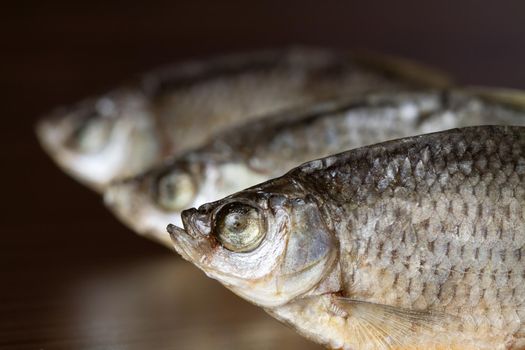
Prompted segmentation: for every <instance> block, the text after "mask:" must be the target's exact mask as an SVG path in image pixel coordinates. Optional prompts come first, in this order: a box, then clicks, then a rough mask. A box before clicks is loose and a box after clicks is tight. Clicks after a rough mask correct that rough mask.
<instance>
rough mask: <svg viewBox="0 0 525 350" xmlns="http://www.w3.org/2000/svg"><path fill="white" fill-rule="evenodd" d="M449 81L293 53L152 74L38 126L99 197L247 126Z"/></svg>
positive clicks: (403, 66)
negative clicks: (311, 105)
mask: <svg viewBox="0 0 525 350" xmlns="http://www.w3.org/2000/svg"><path fill="white" fill-rule="evenodd" d="M443 85H448V78H446V77H444V76H441V75H440V74H439V73H436V72H434V71H433V70H430V69H426V68H422V67H421V66H419V65H417V64H413V63H411V62H407V61H404V60H400V59H392V58H385V59H381V58H377V57H374V56H367V55H364V56H363V57H361V56H359V57H357V56H356V57H354V56H351V55H347V54H340V53H336V52H334V51H330V50H323V49H308V48H292V49H287V50H274V51H262V52H255V53H249V54H240V55H230V56H225V57H219V58H215V59H211V60H209V61H202V62H194V63H187V64H180V65H178V66H174V67H173V68H166V69H161V70H158V71H155V72H152V73H150V74H146V75H145V76H144V77H143V78H142V79H140V80H139V81H138V82H135V83H132V84H129V85H128V86H125V87H121V88H118V89H116V90H114V91H112V92H109V93H108V94H106V95H103V96H101V97H97V98H93V99H89V100H86V101H83V102H81V103H79V104H77V105H74V106H72V107H70V108H63V109H59V110H57V111H56V112H54V113H53V114H52V115H50V116H48V117H46V118H45V119H43V120H42V121H41V122H40V123H39V124H38V125H37V134H38V138H39V140H40V142H41V144H42V146H43V147H44V148H45V149H46V151H47V152H48V153H49V154H50V155H51V157H52V158H53V159H54V160H55V161H56V162H57V163H58V164H59V165H60V167H61V168H62V169H64V170H65V171H66V172H67V173H69V174H70V175H71V176H73V177H75V178H76V179H77V180H79V181H81V182H83V183H84V184H86V185H88V186H90V187H91V188H93V189H95V190H98V191H102V190H103V188H104V187H105V186H106V185H107V184H108V183H109V182H111V181H112V180H115V179H118V178H123V177H127V176H131V175H135V174H138V173H140V172H142V171H145V170H146V169H148V168H150V167H151V166H152V165H154V164H156V163H159V162H160V161H162V160H163V159H164V158H165V157H166V156H168V155H173V154H174V153H178V152H181V151H184V150H186V149H190V148H193V147H196V146H198V145H200V144H201V143H203V142H204V141H206V140H207V139H208V138H209V136H210V135H211V134H213V133H215V132H217V131H220V130H223V129H225V128H226V127H229V126H230V125H232V124H234V123H235V122H238V121H241V120H249V119H253V118H255V117H258V116H261V115H264V114H267V113H270V112H275V111H279V110H284V109H286V108H291V107H296V106H300V105H302V104H304V103H307V102H311V101H315V100H320V99H324V98H328V97H334V96H338V95H342V96H349V95H352V96H359V95H361V94H363V93H365V92H369V91H374V90H394V89H398V88H401V87H407V86H412V87H414V86H431V87H435V86H438V87H440V86H443Z"/></svg>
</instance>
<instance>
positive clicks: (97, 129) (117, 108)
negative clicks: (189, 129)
mask: <svg viewBox="0 0 525 350" xmlns="http://www.w3.org/2000/svg"><path fill="white" fill-rule="evenodd" d="M148 113H150V112H149V110H148V106H147V102H146V97H145V96H144V95H142V94H141V93H137V92H133V91H128V90H124V89H123V90H117V91H113V92H111V93H109V94H107V95H105V96H103V97H100V98H93V99H88V100H85V101H82V102H80V103H78V104H76V105H74V106H72V107H65V108H61V109H57V110H56V111H55V112H53V113H51V114H50V115H48V116H47V117H45V118H43V119H42V120H41V121H40V122H39V123H38V124H37V126H36V133H37V136H38V139H39V141H40V143H41V144H42V146H43V147H44V149H45V150H46V151H47V152H48V153H49V154H50V156H51V157H52V158H53V159H54V160H55V161H56V162H57V163H58V164H59V165H60V167H61V168H62V169H63V170H64V171H66V172H67V173H69V174H71V175H72V176H73V177H75V178H76V179H77V180H79V181H81V182H82V183H84V184H86V185H88V186H89V187H91V188H93V189H95V190H97V191H101V190H102V189H103V188H104V187H105V186H106V185H107V184H108V183H109V182H110V181H112V180H114V179H116V178H122V177H125V176H128V175H129V174H133V173H136V172H137V171H139V170H142V169H144V168H145V167H147V166H149V165H150V163H151V162H152V160H154V159H155V158H154V154H155V153H154V152H156V151H157V149H158V144H157V142H158V141H157V138H156V137H155V135H154V134H153V133H154V128H155V126H154V121H153V120H152V119H153V118H151V116H149V115H146V114H148Z"/></svg>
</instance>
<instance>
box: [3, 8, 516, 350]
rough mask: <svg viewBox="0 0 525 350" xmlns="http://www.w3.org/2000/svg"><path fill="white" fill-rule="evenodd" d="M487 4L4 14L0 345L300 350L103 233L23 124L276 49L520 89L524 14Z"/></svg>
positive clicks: (260, 321) (84, 197)
mask: <svg viewBox="0 0 525 350" xmlns="http://www.w3.org/2000/svg"><path fill="white" fill-rule="evenodd" d="M488 3H489V2H488V1H487V2H483V1H479V0H478V1H435V2H432V3H430V2H427V1H382V2H372V1H368V2H367V3H354V2H351V1H339V2H328V1H319V2H309V1H289V2H284V1H266V2H249V1H242V2H241V1H239V2H226V1H209V2H208V1H166V2H155V3H153V2H143V3H141V2H138V1H127V2H126V1H121V2H117V1H111V2H110V1H107V2H100V3H97V2H82V3H80V2H76V1H71V3H70V2H66V1H63V2H61V3H59V2H48V1H32V2H17V4H14V3H12V4H9V5H6V4H4V5H2V7H1V10H0V39H1V41H0V62H1V64H0V77H1V78H0V79H1V80H0V81H1V82H2V84H1V91H0V92H1V95H0V96H1V97H0V102H1V103H0V112H1V119H0V123H1V127H0V137H1V141H2V143H1V145H2V147H1V148H0V164H1V169H2V170H1V171H2V172H1V173H2V175H1V179H2V182H1V184H2V188H3V190H2V192H1V193H2V198H1V200H0V203H1V204H0V205H1V208H0V209H1V212H2V215H1V216H0V218H1V220H0V233H1V235H2V236H1V237H2V238H1V246H0V262H1V265H0V272H1V275H0V277H1V280H0V281H1V282H0V348H2V349H3V348H6V349H11V348H20V349H57V348H65V349H79V348H89V349H95V348H97V349H98V348H100V349H115V348H121V349H127V348H132V347H134V348H150V349H151V348H155V349H158V348H173V349H174V348H177V349H179V348H188V349H190V348H210V349H211V348H221V347H222V348H233V347H239V348H268V349H271V348H272V349H273V348H283V349H284V348H293V347H296V348H303V347H305V346H306V345H307V344H308V343H306V342H304V341H303V340H302V339H301V338H299V337H298V336H295V335H294V334H293V332H291V331H289V330H287V329H286V328H284V327H281V326H280V325H279V324H278V323H277V322H274V321H273V320H272V319H271V318H269V317H267V316H265V315H264V314H263V313H262V312H260V310H258V309H257V308H255V307H251V306H249V305H248V304H247V303H244V302H242V301H240V299H238V298H236V297H233V296H231V295H230V293H229V292H227V291H225V290H224V289H223V288H222V287H220V286H219V285H217V284H216V283H214V282H211V281H208V280H207V279H206V278H204V277H202V275H201V274H199V273H198V272H197V271H194V270H193V269H192V267H190V266H189V265H188V264H183V263H182V262H181V261H180V259H178V258H177V257H176V256H175V255H173V254H172V253H171V252H169V251H167V250H166V249H163V248H162V247H160V246H157V245H155V244H154V243H151V242H149V241H145V240H143V239H141V238H139V237H137V236H135V235H134V234H132V233H131V232H129V231H128V230H127V229H125V228H124V227H123V226H122V225H120V224H119V223H118V222H117V221H116V220H114V219H113V218H112V217H111V215H110V214H109V213H108V212H107V211H106V210H105V209H104V208H103V206H102V205H101V201H100V198H99V197H97V196H96V195H95V194H94V193H91V192H90V191H88V190H86V189H85V188H83V187H81V186H80V185H79V184H77V183H75V182H74V181H73V180H71V179H70V178H68V177H67V176H66V175H64V174H63V173H61V172H60V171H59V170H58V169H57V168H56V167H55V166H54V165H53V164H52V162H51V161H50V160H49V159H48V158H47V156H46V155H45V154H44V153H43V152H42V151H41V150H40V148H39V147H38V145H37V143H36V140H35V137H34V134H33V130H32V127H33V124H34V121H35V120H36V118H37V117H38V116H39V115H41V114H42V113H44V112H46V111H48V110H49V109H50V108H52V107H54V106H56V105H59V104H68V103H71V102H73V101H75V100H77V99H80V98H82V97H84V96H86V95H91V94H95V93H97V92H98V91H101V90H104V89H106V88H108V87H111V86H113V85H116V84H118V83H119V82H120V81H122V80H124V79H125V78H127V77H129V76H130V75H132V74H135V73H139V72H141V71H144V70H147V69H150V68H153V67H155V66H157V65H159V64H165V63H169V62H173V61H179V60H183V59H188V58H194V57H198V56H206V55H209V54H213V53H223V52H228V51H233V50H240V49H246V48H261V47H273V46H283V45H287V44H314V45H324V46H336V47H341V48H367V49H372V50H376V51H379V52H386V53H391V54H399V55H403V56H406V57H408V58H412V59H416V60H420V61H423V62H425V63H428V64H432V65H435V66H437V67H440V68H442V69H445V70H448V71H450V72H451V73H453V74H454V75H455V76H456V77H458V80H459V81H460V82H464V83H470V84H486V85H504V86H509V87H517V88H525V66H524V65H525V64H524V62H525V2H523V1H521V0H515V1H498V2H496V1H494V2H490V5H488ZM184 276H186V277H184ZM183 277H184V278H183Z"/></svg>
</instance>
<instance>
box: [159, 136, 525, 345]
mask: <svg viewBox="0 0 525 350" xmlns="http://www.w3.org/2000/svg"><path fill="white" fill-rule="evenodd" d="M524 203H525V128H523V127H506V126H482V127H469V128H463V129H453V130H448V131H444V132H439V133H434V134H426V135H421V136H416V137H410V138H405V139H399V140H395V141H389V142H385V143H380V144H376V145H372V146H368V147H363V148H359V149H355V150H352V151H348V152H345V153H340V154H337V155H334V156H330V157H327V158H324V159H320V160H315V161H311V162H308V163H305V164H303V165H301V166H300V167H298V168H296V169H294V170H291V171H290V172H288V173H287V174H286V175H284V176H283V177H280V178H277V179H274V180H271V181H268V182H265V183H262V184H260V185H257V186H254V187H252V188H249V189H246V190H244V191H241V192H238V193H236V194H234V195H231V196H229V197H227V198H225V199H222V200H220V201H217V202H214V203H209V204H205V205H203V206H201V207H200V208H199V209H198V210H197V209H189V210H186V211H184V212H183V214H182V218H183V222H184V228H185V230H182V229H180V228H178V227H176V226H173V225H170V226H169V227H168V230H169V232H170V233H171V236H172V239H173V241H174V243H175V247H176V249H177V252H179V253H180V254H181V255H182V256H183V257H184V258H185V259H186V260H189V261H191V262H192V263H194V264H195V265H197V266H198V267H199V268H200V269H202V270H203V271H204V272H205V273H206V274H207V275H208V276H209V277H211V278H214V279H217V280H219V281H220V282H222V283H223V284H224V285H225V286H226V287H227V288H229V289H231V290H232V291H233V292H235V293H236V294H238V295H240V296H241V297H243V298H245V299H247V300H249V301H251V302H253V303H255V304H257V305H259V306H261V307H263V308H264V309H265V310H266V311H268V312H269V313H270V314H271V315H273V316H275V317H276V318H277V319H279V320H281V321H283V322H285V323H288V324H290V325H292V326H293V327H294V328H296V329H297V330H298V331H299V332H300V333H302V334H303V335H305V336H306V337H308V338H310V339H312V340H314V341H317V342H319V343H321V344H324V345H325V346H328V347H330V348H337V349H352V350H362V349H388V350H390V349H425V350H426V349H487V350H489V349H490V350H497V349H513V350H517V349H524V347H525V211H524Z"/></svg>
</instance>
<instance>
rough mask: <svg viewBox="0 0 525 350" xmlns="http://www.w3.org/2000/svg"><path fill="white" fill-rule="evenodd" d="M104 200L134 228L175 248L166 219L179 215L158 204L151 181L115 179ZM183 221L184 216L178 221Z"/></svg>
mask: <svg viewBox="0 0 525 350" xmlns="http://www.w3.org/2000/svg"><path fill="white" fill-rule="evenodd" d="M104 204H105V205H106V206H107V207H108V209H109V210H110V211H111V212H112V213H113V214H114V215H115V216H116V217H117V218H118V219H119V220H120V221H121V222H122V223H124V224H125V225H126V226H127V227H129V228H130V229H132V230H133V231H135V232H137V233H138V234H140V235H142V236H144V237H146V238H149V239H153V240H154V241H156V242H157V243H161V244H162V245H164V246H166V247H168V248H170V249H173V243H172V241H171V239H170V237H169V235H168V234H167V233H166V222H169V221H170V220H171V219H173V216H175V217H178V216H177V215H176V214H174V213H166V212H163V211H162V210H160V209H159V208H158V207H157V205H156V204H155V203H154V202H153V200H152V198H151V195H150V192H149V186H148V181H143V180H142V179H136V178H132V179H128V180H125V181H117V182H113V183H112V184H110V185H109V186H108V187H107V188H106V190H105V191H104ZM179 222H180V219H179V220H177V224H178V223H179Z"/></svg>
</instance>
